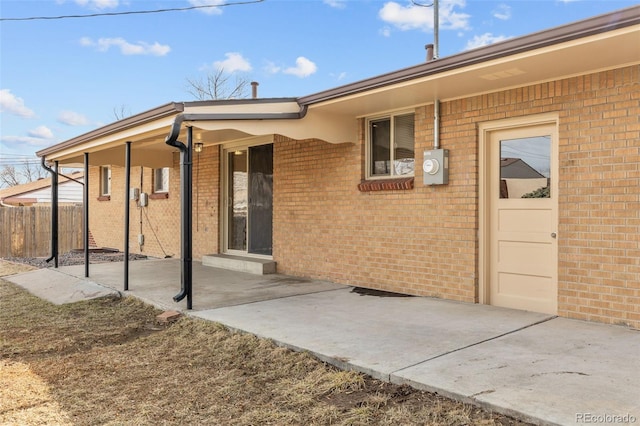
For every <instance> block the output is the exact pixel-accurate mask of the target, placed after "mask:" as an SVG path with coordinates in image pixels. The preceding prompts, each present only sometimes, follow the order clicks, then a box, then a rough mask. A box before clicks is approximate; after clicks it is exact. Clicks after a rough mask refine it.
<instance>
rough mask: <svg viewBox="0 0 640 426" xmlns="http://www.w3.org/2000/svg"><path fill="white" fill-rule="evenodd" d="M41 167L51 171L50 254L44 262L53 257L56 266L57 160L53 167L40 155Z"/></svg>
mask: <svg viewBox="0 0 640 426" xmlns="http://www.w3.org/2000/svg"><path fill="white" fill-rule="evenodd" d="M42 168H43V169H45V170H46V171H48V172H49V173H51V256H49V258H48V259H46V262H47V263H49V262H51V260H52V259H54V267H55V268H58V162H57V161H56V162H54V169H52V168H51V167H49V166H48V165H47V163H46V160H45V157H44V156H43V157H42Z"/></svg>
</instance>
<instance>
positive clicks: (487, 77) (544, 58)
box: [309, 26, 640, 117]
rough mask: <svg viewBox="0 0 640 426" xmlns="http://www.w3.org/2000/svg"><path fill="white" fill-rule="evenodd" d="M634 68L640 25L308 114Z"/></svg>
mask: <svg viewBox="0 0 640 426" xmlns="http://www.w3.org/2000/svg"><path fill="white" fill-rule="evenodd" d="M437 62H438V61H434V62H433V63H434V65H436V64H437ZM634 64H640V26H633V27H627V28H623V29H619V30H614V31H610V32H607V33H603V34H598V35H595V36H590V37H586V38H582V39H576V40H572V41H570V42H566V43H562V44H557V45H551V46H546V47H544V48H541V49H536V50H532V51H529V52H524V53H519V54H516V55H512V56H505V57H501V58H497V59H494V60H490V61H485V62H478V63H475V64H472V65H469V66H464V67H460V68H455V69H451V70H448V71H444V72H438V73H434V74H432V75H427V76H424V77H420V78H415V79H407V80H406V81H402V82H399V83H395V84H389V85H386V86H383V87H378V88H374V89H371V90H366V91H362V92H360V93H354V94H351V95H347V96H343V97H336V98H335V99H331V100H327V101H324V102H318V103H316V104H312V105H310V106H309V113H313V112H315V111H326V112H331V113H333V114H339V115H343V114H348V115H351V116H358V117H362V116H367V115H372V114H375V113H379V112H382V111H391V110H396V109H403V108H407V107H413V106H417V105H424V104H429V103H432V102H433V101H434V100H435V99H440V100H441V101H442V100H451V99H458V98H464V97H470V96H474V95H478V94H482V93H491V92H496V91H500V90H505V89H510V88H515V87H523V86H529V85H532V84H536V83H541V82H548V81H554V80H558V79H562V78H567V77H571V76H576V75H585V74H589V73H593V72H597V71H601V70H608V69H613V68H618V67H623V66H628V65H634Z"/></svg>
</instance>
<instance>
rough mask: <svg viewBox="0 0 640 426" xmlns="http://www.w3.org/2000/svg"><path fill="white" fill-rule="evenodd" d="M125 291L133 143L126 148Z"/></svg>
mask: <svg viewBox="0 0 640 426" xmlns="http://www.w3.org/2000/svg"><path fill="white" fill-rule="evenodd" d="M124 186H125V188H124V191H125V192H124V291H127V290H129V208H130V206H129V204H130V203H131V201H130V200H129V191H130V188H131V141H127V143H126V145H125V148H124Z"/></svg>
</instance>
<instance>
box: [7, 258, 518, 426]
mask: <svg viewBox="0 0 640 426" xmlns="http://www.w3.org/2000/svg"><path fill="white" fill-rule="evenodd" d="M3 268H4V266H3V265H2V262H0V275H2V274H4V272H3V271H4V269H3ZM158 313H159V311H157V310H155V309H154V308H152V307H150V306H148V305H144V304H143V303H141V302H139V301H137V300H135V299H132V298H125V299H97V300H92V301H88V302H79V303H74V304H70V305H63V306H54V305H51V304H49V303H47V302H45V301H42V300H40V299H38V298H36V297H34V296H32V295H30V294H29V293H26V292H25V291H23V290H21V289H19V288H17V287H15V286H13V285H12V284H9V283H7V282H5V281H2V280H0V324H2V327H1V329H0V360H2V361H0V387H1V389H0V424H21V425H40V424H46V425H57V424H59V425H65V424H80V425H98V424H99V425H123V424H127V425H152V424H153V425H163V424H164V425H171V424H235V425H257V424H260V425H262V424H275V425H288V424H291V425H298V424H319V425H320V424H321V425H327V424H338V425H365V424H367V425H369V424H379V425H397V424H405V425H410V424H421V425H423V424H433V425H463V424H474V425H476V424H485V425H495V424H509V425H510V424H521V423H518V422H516V421H514V420H513V419H510V418H507V417H504V416H500V415H494V414H491V413H488V412H486V411H483V410H480V409H478V408H476V407H470V406H465V405H463V404H459V403H456V402H453V401H451V400H448V399H446V398H443V397H441V396H439V395H434V394H430V393H427V392H420V391H417V390H414V389H411V388H409V387H406V386H395V385H391V384H389V383H383V382H380V381H377V380H373V379H371V378H370V377H367V376H364V375H362V374H358V373H353V372H345V371H339V370H337V369H335V368H333V367H331V366H327V365H325V364H323V363H322V362H319V361H318V360H316V359H315V358H313V357H311V356H310V355H308V354H305V353H295V352H292V351H290V350H287V349H284V348H281V347H278V346H275V345H274V344H272V343H271V342H269V341H267V340H263V339H258V338H256V337H254V336H251V335H248V334H239V333H232V332H230V331H228V330H227V329H225V328H224V327H222V326H220V325H218V324H215V323H211V322H207V321H203V320H198V319H191V318H182V319H180V320H179V321H178V322H176V323H174V324H173V325H171V326H168V327H160V326H158V325H156V324H154V318H155V316H156V315H157V314H158Z"/></svg>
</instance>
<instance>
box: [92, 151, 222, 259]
mask: <svg viewBox="0 0 640 426" xmlns="http://www.w3.org/2000/svg"><path fill="white" fill-rule="evenodd" d="M133 149H135V147H134V148H133ZM218 163H219V149H218V147H217V146H214V147H207V148H205V149H204V150H203V151H202V153H200V155H198V154H197V153H194V171H193V257H194V259H198V258H200V257H202V255H204V254H209V253H217V252H218V221H219V219H218V217H219V213H218V199H219V190H220V182H219V181H220V174H219V171H218ZM197 166H199V170H198V169H197V168H196V167H197ZM124 174H125V173H124V168H123V167H119V166H112V167H111V197H110V200H108V201H98V200H97V197H98V192H99V167H91V168H90V175H89V179H90V180H89V190H90V193H89V194H90V195H89V200H90V211H89V213H90V218H89V223H90V227H91V232H92V234H93V236H94V238H95V240H96V244H97V245H98V246H99V247H115V248H119V249H121V250H122V249H123V246H124V244H123V238H124V220H123V214H124V204H123V203H124V198H125V194H124V181H125V176H124ZM152 179H153V169H151V168H147V167H144V168H142V169H141V168H140V167H139V166H134V167H132V168H131V187H132V188H142V192H146V193H148V194H152V193H153V180H152ZM130 203H131V204H130V219H129V221H130V222H129V236H130V239H129V247H130V251H131V252H132V253H142V254H146V255H148V256H152V257H160V258H162V257H165V256H172V257H175V258H179V257H180V157H179V154H177V153H176V154H174V161H173V166H172V167H171V168H170V173H169V194H168V197H167V198H158V199H150V200H149V204H148V206H147V207H143V208H141V207H138V206H137V203H135V202H133V201H130ZM138 234H143V235H144V245H143V246H139V245H138Z"/></svg>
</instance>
